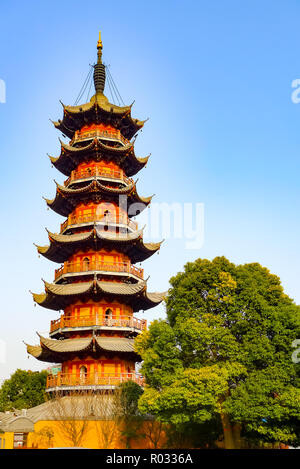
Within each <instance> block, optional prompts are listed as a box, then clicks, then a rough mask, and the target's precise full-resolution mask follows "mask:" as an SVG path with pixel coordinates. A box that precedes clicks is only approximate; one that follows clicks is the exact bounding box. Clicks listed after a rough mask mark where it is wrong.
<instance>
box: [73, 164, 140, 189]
mask: <svg viewBox="0 0 300 469" xmlns="http://www.w3.org/2000/svg"><path fill="white" fill-rule="evenodd" d="M94 176H98V177H103V178H108V179H117V180H119V181H120V180H121V181H123V182H124V183H125V184H127V185H129V184H132V183H133V179H131V178H128V177H126V176H125V175H124V172H123V171H118V170H115V169H111V168H105V167H102V168H98V167H94V168H90V169H80V170H74V171H72V172H71V176H70V177H69V178H68V179H67V180H66V181H65V182H64V185H65V186H68V185H69V184H70V183H71V182H73V181H77V180H79V179H87V178H91V177H94Z"/></svg>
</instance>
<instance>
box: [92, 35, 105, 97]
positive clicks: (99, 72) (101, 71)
mask: <svg viewBox="0 0 300 469" xmlns="http://www.w3.org/2000/svg"><path fill="white" fill-rule="evenodd" d="M102 48H103V44H102V40H101V31H99V40H98V42H97V50H98V52H97V57H98V60H97V63H96V65H94V84H95V90H96V93H103V91H104V86H105V66H104V65H103V63H102Z"/></svg>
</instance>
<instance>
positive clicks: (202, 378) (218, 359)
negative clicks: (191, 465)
mask: <svg viewBox="0 0 300 469" xmlns="http://www.w3.org/2000/svg"><path fill="white" fill-rule="evenodd" d="M170 283H171V288H170V290H169V292H168V296H167V299H166V309H167V320H165V321H164V320H159V321H154V322H153V323H152V324H151V325H150V328H149V330H148V331H145V332H144V333H143V334H141V335H140V336H138V337H137V339H136V342H135V347H136V351H137V352H138V353H139V354H140V355H141V356H142V359H143V366H142V373H143V374H144V375H145V376H146V380H147V384H148V386H147V388H146V390H145V392H144V394H143V395H142V396H141V398H140V400H139V408H140V411H141V412H144V413H147V412H148V413H151V414H153V415H155V416H156V417H157V418H159V419H160V420H161V421H164V422H169V423H171V424H173V425H177V426H180V425H181V426H184V425H189V424H190V425H192V424H193V425H194V424H200V425H205V424H211V423H212V421H213V420H216V419H219V421H220V422H221V424H222V428H223V434H224V440H225V447H227V448H234V447H239V446H240V438H239V431H238V430H239V429H240V428H241V429H242V435H243V436H245V437H247V438H249V439H252V440H255V439H256V440H261V441H267V442H276V441H281V442H283V443H288V444H292V445H296V444H299V442H300V432H299V419H300V387H299V376H300V372H299V364H295V363H293V361H292V359H291V355H292V352H293V349H292V342H293V341H294V340H295V339H299V338H300V307H299V306H297V305H295V304H294V302H293V301H292V299H290V298H289V297H288V296H287V295H286V294H285V293H284V291H283V288H282V286H281V283H280V279H279V278H278V277H277V276H275V275H272V274H271V273H270V272H269V270H268V269H266V268H264V267H262V266H261V265H260V264H258V263H252V264H245V265H238V266H237V265H234V264H233V263H230V262H229V261H228V260H227V259H226V258H225V257H217V258H215V259H214V260H213V261H209V260H206V259H198V260H196V261H195V262H189V263H187V264H186V265H185V269H184V272H180V273H178V274H177V275H176V276H175V277H173V278H171V280H170Z"/></svg>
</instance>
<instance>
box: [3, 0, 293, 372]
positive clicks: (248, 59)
mask: <svg viewBox="0 0 300 469" xmlns="http://www.w3.org/2000/svg"><path fill="white" fill-rule="evenodd" d="M0 8H1V15H0V79H2V80H4V81H5V83H6V87H7V96H6V103H5V104H0V125H1V139H0V154H1V165H2V179H1V186H0V188H1V189H0V190H1V200H2V217H1V219H2V229H1V239H2V243H1V246H2V269H1V273H0V276H1V313H0V314H1V329H0V340H2V341H5V343H6V348H7V356H6V361H5V363H0V379H1V378H4V377H7V376H9V375H10V373H12V372H13V371H14V370H15V369H16V368H17V367H19V368H24V369H29V368H31V369H41V368H43V367H44V364H41V363H39V362H37V361H35V360H34V359H33V358H30V359H28V358H27V354H26V351H25V346H24V344H23V343H22V340H24V341H26V342H28V343H37V341H38V338H37V336H36V334H35V331H38V332H40V333H44V334H47V332H48V329H49V322H50V320H51V319H55V318H57V317H58V315H57V314H56V313H55V312H53V311H47V310H44V309H43V308H40V307H38V306H37V307H34V306H33V301H32V298H31V295H30V294H29V289H30V290H32V291H35V292H41V291H42V290H43V285H42V281H41V278H45V279H46V280H48V281H52V279H53V271H54V268H55V267H56V265H55V264H53V263H51V262H50V261H47V260H45V259H39V258H38V256H37V254H36V251H35V248H34V246H33V244H32V243H33V242H36V243H38V244H47V236H46V232H45V227H47V228H48V229H50V230H52V231H58V227H59V224H60V223H61V221H63V219H62V218H61V217H60V216H59V215H57V214H55V213H52V212H51V211H47V209H46V207H45V202H44V201H43V199H42V196H45V197H49V198H52V197H53V196H54V193H55V187H54V182H53V179H56V180H57V181H58V182H62V181H63V179H64V178H63V176H62V175H60V173H58V172H57V171H56V170H55V169H54V168H51V165H50V163H49V160H48V158H47V156H46V154H47V153H49V154H51V155H54V156H57V155H58V154H59V142H58V137H59V132H58V131H56V130H55V129H54V128H53V126H52V124H51V122H50V121H49V118H51V119H54V120H56V119H58V118H60V117H62V108H61V104H60V103H59V99H61V100H62V101H63V102H64V103H65V104H74V102H75V99H76V97H77V95H78V92H79V90H80V88H81V86H82V83H83V81H84V79H85V77H86V75H87V72H88V69H89V64H91V63H93V62H94V61H95V60H96V43H97V39H98V31H99V30H100V29H101V31H102V39H103V44H104V49H103V59H104V61H105V63H106V64H109V65H110V71H111V73H112V75H113V77H114V80H115V82H116V83H117V86H118V89H119V91H120V93H121V95H122V98H123V100H124V102H125V103H126V104H130V103H131V102H132V101H133V100H135V104H134V107H133V116H134V117H138V118H140V119H145V118H147V117H150V120H149V121H148V122H147V124H146V125H145V127H144V129H143V131H142V132H141V134H140V135H139V137H138V139H137V142H136V154H137V155H140V156H145V155H147V154H148V153H149V152H151V153H152V156H151V159H150V161H149V164H148V166H147V168H146V169H144V170H143V171H142V172H141V173H140V174H139V176H138V177H139V182H138V189H139V193H140V194H141V195H145V196H146V195H150V194H152V193H155V194H156V197H155V199H154V200H155V201H156V202H169V203H173V202H180V203H187V202H190V203H193V204H196V203H199V202H200V203H204V206H205V241H204V244H203V247H202V248H201V249H198V250H187V249H185V240H183V239H170V240H166V242H165V243H164V245H163V247H162V249H161V252H160V254H159V255H155V256H153V257H152V258H151V259H149V260H147V261H146V262H145V263H144V265H143V267H144V268H145V272H146V276H147V275H148V274H149V275H150V279H149V289H150V290H152V291H163V290H166V289H167V288H168V280H169V278H170V277H171V276H172V275H173V274H175V273H176V272H178V271H180V270H182V269H183V266H184V264H185V263H186V262H187V261H190V260H194V259H196V258H198V257H201V258H208V259H213V258H214V257H215V256H217V255H225V256H226V257H228V258H229V259H230V260H231V261H232V262H235V263H246V262H259V263H261V264H262V265H264V266H266V267H268V268H269V269H270V271H271V272H272V273H274V274H277V275H278V276H279V277H280V278H281V279H282V283H283V285H284V288H285V291H286V292H287V293H288V294H289V295H290V296H291V297H292V298H294V299H295V301H296V302H297V303H300V291H299V270H300V254H299V232H300V222H299V200H300V196H299V195H300V191H299V169H300V163H299V161H300V159H299V153H300V131H299V129H300V104H298V105H297V104H294V103H293V102H292V100H291V94H292V91H293V90H292V87H291V83H292V81H293V80H295V79H297V78H300V55H299V43H300V30H299V15H300V4H299V2H296V1H292V0H289V1H288V2H282V1H274V0H273V1H268V0H265V1H264V2H261V1H256V0H254V1H251V2H250V1H246V2H239V1H233V0H228V1H227V2H224V1H221V0H219V1H209V2H208V1H197V2H196V1H195V0H194V1H191V0H185V1H171V0H168V1H167V0H165V1H163V2H162V1H156V0H152V1H151V2H147V1H145V2H140V1H135V0H134V1H130V0H129V1H127V2H122V1H119V0H115V1H114V2H113V3H112V2H107V1H93V0H90V1H89V2H86V3H82V2H79V1H76V0H75V1H66V0H62V1H60V2H59V1H55V0H52V1H48V0H44V1H43V2H38V1H30V0H29V1H28V2H22V1H13V0H12V1H11V0H10V1H5V0H2V1H1V2H0ZM107 94H108V97H109V93H107ZM163 315H164V309H163V307H162V306H160V307H157V308H155V309H153V310H151V311H149V312H147V313H146V316H147V318H148V319H149V320H151V319H153V318H157V317H160V316H163Z"/></svg>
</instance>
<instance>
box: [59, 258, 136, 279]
mask: <svg viewBox="0 0 300 469" xmlns="http://www.w3.org/2000/svg"><path fill="white" fill-rule="evenodd" d="M94 271H104V272H120V273H122V272H124V273H125V272H126V273H129V274H133V275H135V276H136V277H139V278H141V279H142V278H143V277H144V269H140V268H139V267H136V266H134V265H131V263H130V262H101V261H91V262H87V261H86V262H84V261H83V262H65V263H64V265H62V266H61V267H60V268H59V269H56V270H55V280H57V279H58V278H59V277H61V276H62V275H64V274H74V273H84V272H94Z"/></svg>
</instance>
